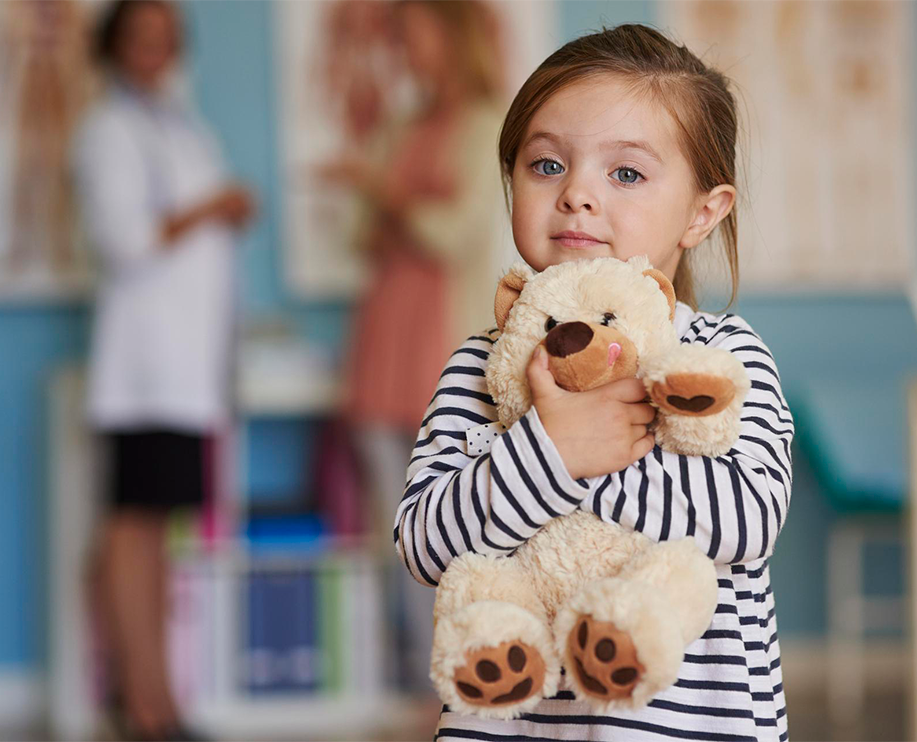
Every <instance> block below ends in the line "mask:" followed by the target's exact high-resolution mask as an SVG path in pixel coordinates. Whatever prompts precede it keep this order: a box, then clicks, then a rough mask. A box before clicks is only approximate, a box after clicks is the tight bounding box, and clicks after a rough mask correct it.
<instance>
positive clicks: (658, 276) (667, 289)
mask: <svg viewBox="0 0 917 742" xmlns="http://www.w3.org/2000/svg"><path fill="white" fill-rule="evenodd" d="M643 275H644V276H649V277H650V278H652V279H653V280H654V281H655V282H656V283H658V284H659V288H660V290H661V291H662V293H663V294H665V298H666V299H667V300H668V302H669V319H670V320H671V321H673V322H674V321H675V287H674V286H673V285H672V282H671V281H670V280H669V279H668V278H666V275H665V273H663V272H662V271H657V270H656V269H655V268H648V269H647V270H645V271H643Z"/></svg>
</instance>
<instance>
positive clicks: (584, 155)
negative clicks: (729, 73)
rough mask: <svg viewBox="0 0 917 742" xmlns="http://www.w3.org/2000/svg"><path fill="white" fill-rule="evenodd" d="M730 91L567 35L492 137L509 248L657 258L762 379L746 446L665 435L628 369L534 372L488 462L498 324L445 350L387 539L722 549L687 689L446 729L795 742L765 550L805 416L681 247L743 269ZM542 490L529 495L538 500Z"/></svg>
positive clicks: (555, 259)
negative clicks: (571, 380) (635, 537)
mask: <svg viewBox="0 0 917 742" xmlns="http://www.w3.org/2000/svg"><path fill="white" fill-rule="evenodd" d="M736 129H737V124H736V114H735V102H734V100H733V97H732V95H731V93H730V92H729V90H728V87H727V80H726V79H725V78H724V77H723V76H722V75H721V74H719V73H718V72H716V71H714V70H711V69H708V68H707V67H705V66H704V65H703V64H702V63H701V62H700V61H699V60H698V59H697V58H696V57H695V56H694V55H693V54H691V52H689V51H688V50H687V49H685V48H684V47H679V46H676V45H675V44H673V43H672V42H671V41H669V40H668V39H666V38H665V37H664V36H662V35H661V34H659V33H658V32H656V31H654V30H652V29H649V28H646V27H643V26H619V27H618V28H615V29H612V30H605V31H603V32H601V33H597V34H593V35H590V36H585V37H583V38H580V39H577V40H575V41H572V42H570V43H569V44H567V45H566V46H564V47H562V48H561V49H560V50H558V51H557V52H555V53H554V54H552V55H551V56H550V57H549V58H548V59H547V60H546V61H545V62H544V63H543V64H542V65H541V66H540V67H539V68H538V69H537V70H536V71H535V72H534V73H533V74H532V76H531V77H530V78H529V79H528V80H527V81H526V83H525V84H524V85H523V86H522V89H521V90H520V91H519V93H518V95H517V96H516V99H515V100H514V102H513V104H512V106H511V107H510V110H509V113H508V114H507V117H506V120H505V122H504V125H503V130H502V134H501V137H500V159H501V164H502V167H503V172H504V176H505V179H506V182H507V183H508V185H509V187H510V189H511V195H512V222H513V234H514V238H515V241H516V246H517V248H518V250H519V253H520V254H521V255H522V257H523V258H524V259H525V260H526V262H528V263H529V264H530V265H531V266H532V267H533V268H534V269H536V270H543V269H544V268H545V267H547V266H549V265H554V264H556V263H561V262H564V261H567V260H576V259H581V258H595V257H604V256H610V257H615V258H620V259H627V258H629V257H631V256H634V255H638V254H646V255H648V256H649V258H650V260H651V261H652V263H653V265H654V266H655V267H656V268H658V269H659V270H661V271H663V272H664V273H665V274H666V275H667V276H668V277H669V278H670V279H672V280H673V281H674V284H675V289H676V293H677V295H678V297H679V300H680V301H679V304H678V306H677V310H676V316H675V324H676V328H677V330H678V332H679V334H680V335H681V338H682V342H689V343H704V344H706V345H710V346H712V347H718V348H726V349H728V350H730V351H731V352H733V353H735V354H736V356H737V357H738V358H739V359H741V360H742V362H743V363H744V365H745V367H746V369H747V371H748V375H749V377H750V378H751V391H750V392H749V395H748V398H747V401H746V402H745V408H744V413H743V416H742V428H741V436H740V439H739V441H738V442H737V443H736V445H735V447H734V448H733V449H732V450H731V451H730V452H729V453H728V454H727V455H725V456H722V457H718V458H715V459H713V458H707V457H702V456H678V455H675V454H671V453H666V452H664V451H662V450H661V449H659V448H658V447H655V446H654V441H653V437H652V435H651V434H648V433H647V424H648V423H649V422H650V421H651V419H652V417H653V411H652V408H650V407H649V405H647V404H645V403H644V402H643V399H644V396H645V390H644V388H643V385H642V383H641V382H637V381H635V380H633V379H631V380H623V381H619V382H615V383H613V384H611V385H608V386H606V387H603V388H600V389H596V390H593V391H590V392H581V393H569V392H566V391H564V390H562V389H561V388H560V387H558V386H557V385H556V384H555V383H554V379H553V377H552V376H551V374H550V372H549V371H548V369H547V364H546V358H545V357H542V356H540V355H539V354H537V353H536V354H534V357H533V359H532V361H531V362H530V364H529V367H528V380H529V384H530V385H531V388H532V396H533V407H532V409H531V410H530V411H529V412H528V413H527V414H526V416H525V417H524V418H523V419H522V420H520V422H519V423H517V424H516V425H514V426H512V427H511V428H510V429H509V430H507V431H506V432H505V433H504V434H503V435H501V436H500V437H499V438H497V439H496V440H495V441H494V443H493V445H492V448H491V449H490V451H489V452H487V453H483V454H480V455H472V454H471V453H470V450H469V449H468V448H467V447H466V433H467V431H469V430H470V429H472V428H475V427H477V426H480V425H481V424H486V423H487V422H489V421H494V420H496V419H497V416H496V413H495V410H494V406H493V404H492V400H491V398H490V397H489V395H488V392H487V387H486V384H485V379H484V368H485V366H486V364H487V358H488V355H489V353H490V349H491V347H492V345H493V343H494V341H495V339H496V338H497V337H498V332H497V330H489V331H487V332H485V333H483V334H481V335H478V336H474V337H471V338H469V340H468V341H466V342H465V344H464V345H462V347H461V348H459V350H458V351H456V353H454V354H453V356H452V357H451V358H450V360H449V362H448V364H447V367H446V369H445V371H444V372H443V374H442V377H441V379H440V383H439V388H438V389H437V391H436V394H435V395H434V397H433V401H432V402H431V405H430V407H429V409H428V411H427V415H426V418H425V420H424V423H423V427H422V428H421V430H420V433H419V435H418V438H417V443H416V445H415V448H414V456H413V458H412V460H411V465H410V467H409V469H408V482H407V487H406V490H405V494H404V498H403V500H402V502H401V505H400V507H399V508H398V513H397V518H396V526H395V542H396V544H397V548H398V551H399V554H400V555H401V557H402V559H403V560H404V562H405V564H406V566H407V567H408V569H409V570H410V572H411V574H412V575H413V576H414V577H415V578H416V579H417V580H418V581H420V582H422V583H425V584H429V585H436V584H437V583H438V580H439V578H440V576H441V575H442V573H443V571H444V570H445V569H446V567H447V566H448V564H449V562H450V561H451V559H453V558H454V557H456V556H457V555H459V554H460V553H462V552H465V551H469V550H471V551H474V552H478V553H482V554H486V553H491V554H508V553H510V552H511V551H512V550H513V549H514V548H516V547H518V546H519V545H520V544H521V543H522V542H524V541H525V540H527V539H529V538H531V537H532V536H533V535H534V534H535V533H536V531H537V530H538V529H539V528H540V527H541V526H543V525H545V523H547V522H548V520H549V518H550V517H551V515H550V514H549V513H548V512H546V510H545V508H544V507H543V503H546V504H547V505H548V506H549V508H550V509H551V512H552V513H560V514H561V515H563V514H566V513H569V512H572V511H573V510H575V509H576V508H577V507H579V508H581V509H583V510H587V511H590V512H594V513H595V514H596V515H597V516H599V517H601V518H603V519H605V520H607V521H610V522H617V523H619V524H621V525H622V526H624V527H626V528H631V529H634V530H638V531H641V532H642V533H644V534H646V535H647V536H649V537H650V538H652V539H655V540H666V539H680V538H683V537H684V536H686V535H693V536H694V538H695V539H696V541H697V543H698V545H699V546H700V547H701V548H702V549H704V550H705V551H706V552H707V554H708V555H709V556H710V557H711V558H712V559H713V560H714V562H715V564H716V568H717V573H718V577H719V598H718V601H719V605H718V607H717V610H716V614H715V616H714V618H713V622H712V623H711V625H710V627H709V629H708V631H707V632H706V633H705V634H704V635H703V636H702V637H701V638H700V639H699V640H697V641H696V642H695V643H693V644H691V645H690V646H689V647H688V648H687V650H686V653H685V659H684V663H683V665H682V668H681V671H680V673H679V679H678V681H677V682H676V683H675V684H674V685H673V686H672V687H671V688H669V689H668V690H666V691H664V692H662V693H660V694H658V695H657V696H656V697H655V698H654V699H653V700H652V701H651V702H650V704H649V705H648V706H647V707H645V708H644V709H642V710H640V711H637V712H620V713H616V714H614V715H612V716H598V715H595V714H594V713H592V712H591V710H590V707H588V706H587V705H586V704H585V703H583V702H579V701H577V700H576V699H575V698H574V696H573V694H572V692H571V691H569V690H566V689H563V688H564V686H563V684H562V686H561V687H562V690H561V691H560V693H558V694H557V695H556V696H554V697H553V698H550V699H546V700H544V701H542V702H541V703H540V704H539V705H538V706H537V707H536V708H535V709H534V711H533V712H532V713H528V714H525V715H523V716H522V717H521V718H519V719H515V720H512V721H497V720H492V719H490V720H488V719H481V718H478V717H473V716H465V715H461V714H458V713H455V712H452V711H450V710H449V708H448V707H444V709H443V713H442V716H441V718H440V724H439V728H438V734H437V739H439V740H453V739H454V740H458V739H461V740H467V739H477V740H525V739H532V740H535V739H537V740H545V739H558V740H559V739H588V740H618V739H620V740H628V741H630V740H647V739H664V738H678V739H692V740H764V739H768V740H771V739H772V740H784V739H786V738H787V722H786V706H785V702H784V694H783V683H782V680H781V671H780V651H779V647H778V644H777V631H776V622H775V620H774V600H773V595H772V592H771V587H770V578H769V574H768V567H767V560H768V557H769V556H770V554H771V553H772V551H773V545H774V541H775V539H776V537H777V534H778V532H779V531H780V528H781V526H782V524H783V521H784V518H785V516H786V510H787V506H788V505H789V499H790V480H791V471H790V441H791V439H792V436H793V421H792V418H791V417H790V413H789V410H788V409H787V406H786V403H785V401H784V399H783V394H782V392H781V390H780V382H779V378H778V375H777V370H776V367H775V365H774V360H773V358H772V357H771V355H770V353H769V352H768V350H767V348H766V347H765V345H764V344H763V343H762V342H761V340H760V339H759V338H758V336H757V335H755V333H754V332H753V331H752V330H751V328H750V327H749V326H748V324H747V323H746V322H744V321H743V320H741V319H739V318H738V317H736V316H734V315H729V314H726V315H719V316H717V315H711V314H706V313H702V312H698V311H697V310H696V303H695V298H694V291H693V286H692V277H691V271H690V262H689V257H690V252H691V251H692V250H693V248H695V247H697V246H698V245H699V244H700V243H701V242H703V241H704V239H706V238H707V237H708V236H709V235H710V234H711V233H712V232H713V231H714V229H716V228H717V227H719V229H720V231H721V232H723V233H724V234H723V238H724V239H723V242H724V244H725V250H726V255H727V257H728V262H729V265H730V266H731V269H732V277H733V297H734V295H735V283H736V279H737V254H736V251H737V245H736V220H735V214H734V212H733V210H732V207H733V204H734V202H735V195H736V189H735V142H736ZM533 490H536V491H537V493H538V494H537V496H536V495H534V494H533Z"/></svg>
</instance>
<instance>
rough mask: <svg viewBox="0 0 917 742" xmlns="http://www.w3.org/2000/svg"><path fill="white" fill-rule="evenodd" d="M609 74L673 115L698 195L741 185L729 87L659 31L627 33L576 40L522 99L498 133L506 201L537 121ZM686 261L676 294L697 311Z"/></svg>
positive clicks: (726, 224) (733, 229)
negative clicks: (557, 101) (545, 109)
mask: <svg viewBox="0 0 917 742" xmlns="http://www.w3.org/2000/svg"><path fill="white" fill-rule="evenodd" d="M603 73H612V74H615V75H618V76H620V77H621V78H623V79H624V80H625V81H626V82H627V83H628V84H629V86H630V89H631V91H632V92H634V93H637V94H639V95H646V96H648V97H649V98H650V99H651V100H652V101H654V102H655V103H658V104H661V105H662V106H663V107H664V108H665V110H667V111H668V112H669V115H671V117H672V119H673V120H674V122H675V124H676V126H677V128H678V140H679V145H680V147H681V151H682V153H683V154H684V155H685V157H686V158H687V160H688V163H689V164H690V166H691V169H692V170H693V172H694V186H695V188H696V190H697V192H698V193H707V192H709V191H710V190H712V189H713V188H715V187H716V186H718V185H721V184H728V185H731V186H735V184H736V165H735V160H736V137H737V130H738V117H737V115H736V103H735V98H734V97H733V95H732V93H731V92H730V90H729V80H728V79H727V78H726V77H725V76H724V75H723V74H721V73H720V72H718V71H717V70H714V69H712V68H710V67H707V66H706V65H705V64H704V63H703V62H701V61H700V60H699V59H698V58H697V57H696V56H694V54H692V53H691V52H690V51H689V50H688V49H687V47H684V46H679V45H678V44H676V43H674V42H673V41H671V40H670V39H668V38H666V36H664V35H663V34H661V33H660V32H659V31H656V30H655V29H652V28H649V27H647V26H642V25H636V24H634V25H622V26H617V27H615V28H610V29H603V30H602V31H601V32H599V33H594V34H590V35H588V36H582V37H580V38H578V39H575V40H573V41H571V42H569V43H567V44H565V45H564V46H562V47H561V48H560V49H558V50H557V51H556V52H554V53H553V54H552V55H551V56H549V57H548V58H547V59H546V60H545V61H544V62H542V63H541V66H539V67H538V69H536V70H535V71H534V72H533V73H532V74H531V76H530V77H529V78H528V80H526V81H525V83H524V84H523V86H522V88H521V89H520V90H519V92H518V93H517V94H516V97H515V99H514V100H513V103H512V105H511V106H510V109H509V112H508V113H507V114H506V119H505V120H504V122H503V128H502V130H501V132H500V144H499V154H500V166H501V168H502V171H503V183H504V188H505V189H506V191H507V193H509V190H510V187H511V185H512V175H513V167H514V166H515V164H516V155H517V153H518V151H519V147H520V146H521V144H522V138H523V137H524V136H525V132H526V129H527V128H528V125H529V122H530V121H531V120H532V117H533V116H534V115H535V113H536V112H537V111H538V109H539V108H541V106H542V105H544V103H545V101H547V100H548V99H549V98H550V97H551V96H552V95H554V94H555V93H557V92H558V91H559V90H561V89H563V88H566V87H567V86H569V85H572V84H573V83H576V82H579V81H581V80H584V79H587V78H590V77H594V76H596V75H600V74H603ZM717 229H718V230H719V231H720V235H721V237H722V242H723V248H724V251H725V256H726V261H727V263H728V265H729V272H730V276H731V283H732V292H731V296H730V300H729V303H730V304H732V302H733V301H734V300H735V297H736V293H737V291H738V285H739V256H738V225H737V221H736V212H735V209H733V210H732V211H730V213H729V215H728V216H727V217H726V218H725V219H723V221H722V222H720V224H719V226H718V227H717ZM688 257H689V256H688V255H685V256H684V259H682V260H681V261H680V263H679V265H678V269H677V271H676V273H675V282H674V283H675V293H676V295H677V296H678V299H679V300H680V301H683V302H685V303H686V304H688V305H690V306H691V307H692V308H694V309H697V296H696V293H695V286H694V276H693V272H692V270H691V264H690V262H689V260H688Z"/></svg>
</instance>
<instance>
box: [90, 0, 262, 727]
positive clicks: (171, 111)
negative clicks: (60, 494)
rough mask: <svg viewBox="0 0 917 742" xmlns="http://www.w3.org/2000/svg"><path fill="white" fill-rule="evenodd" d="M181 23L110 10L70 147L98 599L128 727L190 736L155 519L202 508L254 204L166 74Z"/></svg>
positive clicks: (160, 9) (224, 402) (224, 413)
mask: <svg viewBox="0 0 917 742" xmlns="http://www.w3.org/2000/svg"><path fill="white" fill-rule="evenodd" d="M181 30H182V29H181V19H180V17H179V15H178V9H177V7H176V6H175V5H173V4H172V3H171V2H164V1H163V0H137V1H135V2H127V1H126V0H120V1H119V2H115V3H113V4H111V5H110V6H109V7H108V8H106V11H105V12H104V13H103V18H102V20H101V22H100V25H99V30H98V37H97V40H96V45H97V49H96V51H97V54H98V57H99V60H100V62H101V63H102V64H103V65H104V66H105V68H106V72H107V73H108V78H109V79H108V85H107V89H106V92H105V95H104V96H103V97H102V98H101V99H100V100H99V101H98V102H97V103H96V104H95V105H94V106H93V107H92V108H91V109H90V110H89V111H88V113H87V115H86V117H85V118H84V120H83V121H82V122H81V125H80V131H79V135H78V136H77V138H76V143H75V149H74V170H75V176H76V181H77V185H78V194H79V197H80V199H81V202H82V203H81V206H82V213H83V218H84V221H85V223H86V228H87V232H88V234H89V237H90V240H91V242H92V244H93V246H94V247H95V248H96V251H97V253H98V256H99V263H100V276H99V285H98V291H97V297H96V307H95V317H94V322H93V334H92V349H91V356H90V373H89V399H88V408H89V409H88V411H89V417H90V422H91V425H92V426H93V428H94V429H95V430H96V431H97V432H99V433H100V434H101V437H102V439H103V441H104V443H105V444H106V446H107V453H108V454H109V455H108V463H109V467H108V468H109V482H108V488H107V489H108V492H107V495H108V511H107V514H106V516H105V520H104V522H103V523H102V528H101V538H100V540H99V544H98V559H97V565H96V567H97V570H96V575H95V577H96V585H95V587H96V589H97V592H96V596H95V597H96V598H97V599H98V600H99V602H100V607H101V613H102V615H101V619H102V628H103V629H104V633H105V637H104V638H105V646H106V649H107V650H108V652H109V653H110V654H111V660H112V662H111V668H110V669H111V671H112V672H113V674H114V677H113V683H112V686H113V700H116V701H117V704H116V705H117V708H115V709H113V710H116V711H118V712H119V713H117V715H116V717H115V718H114V721H116V723H117V724H118V726H119V727H120V729H119V730H118V731H119V732H120V733H122V734H124V735H127V736H128V738H130V739H157V740H168V739H173V740H176V739H187V738H192V737H193V735H191V734H190V733H189V732H188V730H187V728H186V727H185V726H184V725H183V724H182V722H181V719H180V718H179V711H178V708H177V704H176V699H175V698H174V697H173V695H172V692H171V690H170V687H169V674H168V668H167V663H166V656H167V655H166V628H165V627H166V617H167V614H168V599H167V598H168V590H167V580H168V569H167V564H166V554H165V545H166V526H167V523H168V516H169V513H170V512H171V510H172V509H174V508H176V507H189V506H190V507H194V506H199V505H201V504H202V501H203V499H204V486H205V485H204V482H205V462H206V458H207V457H206V455H205V447H206V444H207V439H208V437H210V436H211V435H212V434H213V433H214V432H216V431H217V430H219V429H220V427H222V426H223V425H225V423H226V422H227V421H228V419H229V416H230V399H229V379H230V361H231V352H232V335H233V331H234V324H235V322H234V311H235V310H234V305H235V275H234V274H235V271H234V261H235V256H234V250H233V248H234V245H235V243H236V230H237V229H238V228H240V227H242V226H244V225H245V224H246V223H248V221H249V220H250V219H251V217H252V216H253V213H254V204H253V200H252V197H251V196H250V195H249V193H248V192H247V190H246V189H244V188H243V187H241V186H239V185H237V184H234V183H232V182H231V181H230V180H229V178H228V173H227V170H226V166H225V163H224V161H223V158H222V155H221V154H220V151H219V148H218V146H217V143H216V141H215V139H214V138H213V136H212V135H211V133H210V131H209V129H208V127H207V126H206V125H205V124H204V122H203V121H201V120H200V119H199V117H198V116H197V115H196V113H195V111H194V108H193V106H192V104H191V102H190V101H189V100H188V99H187V97H186V96H185V94H184V93H183V92H182V91H181V89H180V88H179V86H177V85H176V82H177V76H176V74H175V73H176V72H177V68H178V62H179V59H180V55H181V50H182V40H181Z"/></svg>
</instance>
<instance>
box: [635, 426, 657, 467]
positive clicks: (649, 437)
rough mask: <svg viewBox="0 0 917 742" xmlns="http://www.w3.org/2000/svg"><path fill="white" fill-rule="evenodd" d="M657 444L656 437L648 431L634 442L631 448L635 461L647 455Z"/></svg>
mask: <svg viewBox="0 0 917 742" xmlns="http://www.w3.org/2000/svg"><path fill="white" fill-rule="evenodd" d="M655 445H656V438H655V437H654V436H653V434H652V433H647V434H646V435H645V436H643V437H642V438H641V439H640V440H638V441H637V442H636V443H634V445H633V446H631V449H630V455H631V458H632V459H633V460H634V461H639V460H640V459H642V458H643V457H644V456H646V455H647V454H648V453H649V452H650V451H652V450H653V446H655Z"/></svg>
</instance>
